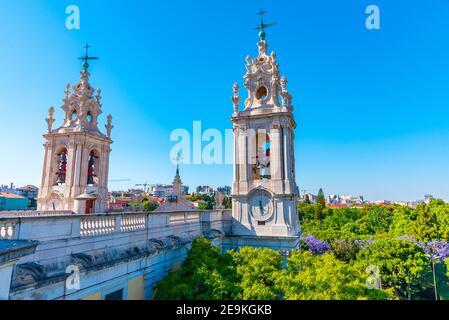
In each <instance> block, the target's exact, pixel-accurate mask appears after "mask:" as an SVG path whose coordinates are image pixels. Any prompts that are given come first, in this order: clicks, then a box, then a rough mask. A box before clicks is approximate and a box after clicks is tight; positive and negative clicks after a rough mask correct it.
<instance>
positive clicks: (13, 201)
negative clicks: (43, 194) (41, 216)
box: [0, 192, 28, 211]
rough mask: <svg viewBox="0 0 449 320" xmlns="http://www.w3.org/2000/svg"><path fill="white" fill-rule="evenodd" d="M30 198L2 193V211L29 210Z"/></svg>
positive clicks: (0, 209) (0, 195) (0, 196)
mask: <svg viewBox="0 0 449 320" xmlns="http://www.w3.org/2000/svg"><path fill="white" fill-rule="evenodd" d="M27 209H28V198H25V197H22V196H19V195H17V194H14V193H7V192H0V211H11V210H27Z"/></svg>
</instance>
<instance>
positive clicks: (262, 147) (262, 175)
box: [252, 132, 271, 180]
mask: <svg viewBox="0 0 449 320" xmlns="http://www.w3.org/2000/svg"><path fill="white" fill-rule="evenodd" d="M255 138H256V146H255V150H254V152H255V161H254V164H253V170H252V178H253V180H260V179H271V170H270V164H271V159H270V153H271V152H270V147H271V143H270V136H269V135H268V134H266V133H265V132H263V133H258V134H257V135H256V137H255Z"/></svg>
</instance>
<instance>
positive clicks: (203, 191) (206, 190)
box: [196, 186, 214, 195]
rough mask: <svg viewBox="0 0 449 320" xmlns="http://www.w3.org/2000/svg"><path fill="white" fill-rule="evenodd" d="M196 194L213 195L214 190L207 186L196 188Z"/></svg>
mask: <svg viewBox="0 0 449 320" xmlns="http://www.w3.org/2000/svg"><path fill="white" fill-rule="evenodd" d="M196 193H200V194H208V195H212V194H214V188H212V187H209V186H198V187H197V188H196Z"/></svg>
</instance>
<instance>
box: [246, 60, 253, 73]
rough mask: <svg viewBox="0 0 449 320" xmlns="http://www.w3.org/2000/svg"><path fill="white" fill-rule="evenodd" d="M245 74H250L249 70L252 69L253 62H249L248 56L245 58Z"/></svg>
mask: <svg viewBox="0 0 449 320" xmlns="http://www.w3.org/2000/svg"><path fill="white" fill-rule="evenodd" d="M245 67H246V73H247V74H249V73H251V69H252V67H253V61H252V60H251V57H250V56H246V66H245Z"/></svg>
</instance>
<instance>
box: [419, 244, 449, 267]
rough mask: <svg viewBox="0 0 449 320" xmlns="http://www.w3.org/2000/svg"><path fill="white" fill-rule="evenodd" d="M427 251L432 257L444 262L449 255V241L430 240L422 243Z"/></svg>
mask: <svg viewBox="0 0 449 320" xmlns="http://www.w3.org/2000/svg"><path fill="white" fill-rule="evenodd" d="M420 245H421V246H422V247H423V249H424V250H425V251H426V253H427V255H428V256H429V257H430V259H432V260H434V261H437V262H443V260H444V259H446V258H448V257H449V243H448V242H446V241H430V242H427V243H421V244H420Z"/></svg>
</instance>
